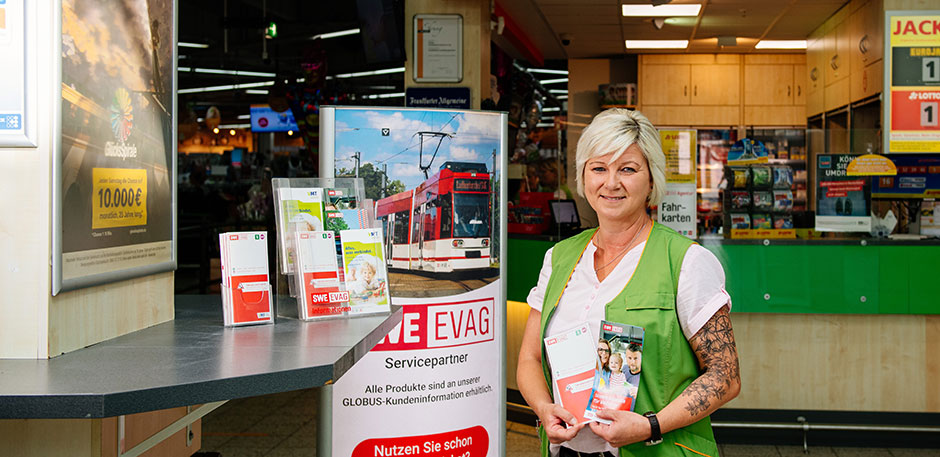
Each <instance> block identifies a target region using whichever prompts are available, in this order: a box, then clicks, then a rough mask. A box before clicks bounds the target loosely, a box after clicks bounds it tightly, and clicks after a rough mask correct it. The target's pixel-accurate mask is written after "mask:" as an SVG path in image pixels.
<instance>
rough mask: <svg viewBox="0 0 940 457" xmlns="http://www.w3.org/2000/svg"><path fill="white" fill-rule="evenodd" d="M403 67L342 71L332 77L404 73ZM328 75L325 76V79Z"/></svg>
mask: <svg viewBox="0 0 940 457" xmlns="http://www.w3.org/2000/svg"><path fill="white" fill-rule="evenodd" d="M404 72H405V67H398V68H385V69H383V70H374V71H360V72H358V73H343V74H339V75H333V77H334V78H358V77H360V76H374V75H387V74H390V73H404ZM329 78H330V77H329V76H327V79H329Z"/></svg>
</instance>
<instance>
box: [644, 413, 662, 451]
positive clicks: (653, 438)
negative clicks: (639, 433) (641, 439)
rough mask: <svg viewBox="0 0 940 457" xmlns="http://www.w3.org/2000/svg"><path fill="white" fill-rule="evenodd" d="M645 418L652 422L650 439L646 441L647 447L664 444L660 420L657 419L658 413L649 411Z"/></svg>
mask: <svg viewBox="0 0 940 457" xmlns="http://www.w3.org/2000/svg"><path fill="white" fill-rule="evenodd" d="M643 416H644V417H646V418H647V419H649V421H650V438H649V439H648V440H646V445H647V446H655V445H657V444H659V443H662V442H663V434H662V432H660V429H659V419H656V413H654V412H652V411H647V412H645V413H643Z"/></svg>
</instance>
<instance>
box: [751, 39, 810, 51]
mask: <svg viewBox="0 0 940 457" xmlns="http://www.w3.org/2000/svg"><path fill="white" fill-rule="evenodd" d="M754 49H806V40H760V41H758V42H757V45H756V46H754Z"/></svg>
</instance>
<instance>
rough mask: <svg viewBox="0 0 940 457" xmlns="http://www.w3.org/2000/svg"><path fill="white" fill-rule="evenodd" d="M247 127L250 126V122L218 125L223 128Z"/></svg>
mask: <svg viewBox="0 0 940 457" xmlns="http://www.w3.org/2000/svg"><path fill="white" fill-rule="evenodd" d="M249 127H251V124H225V125H220V126H219V128H223V129H247V128H249Z"/></svg>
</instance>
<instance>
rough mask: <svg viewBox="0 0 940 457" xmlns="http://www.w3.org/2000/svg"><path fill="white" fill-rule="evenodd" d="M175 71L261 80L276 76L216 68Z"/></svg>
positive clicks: (259, 72) (186, 68) (181, 68)
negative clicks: (258, 78) (253, 77)
mask: <svg viewBox="0 0 940 457" xmlns="http://www.w3.org/2000/svg"><path fill="white" fill-rule="evenodd" d="M176 70H177V71H179V72H189V73H206V74H211V75H233V76H259V77H262V78H273V77H275V76H277V75H276V74H274V73H266V72H261V71H244V70H222V69H218V68H190V67H177V68H176Z"/></svg>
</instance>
